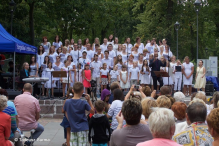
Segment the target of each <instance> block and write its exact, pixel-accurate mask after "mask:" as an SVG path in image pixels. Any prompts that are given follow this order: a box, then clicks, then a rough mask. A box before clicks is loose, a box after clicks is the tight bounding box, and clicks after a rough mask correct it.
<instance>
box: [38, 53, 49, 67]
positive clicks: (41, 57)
mask: <svg viewBox="0 0 219 146" xmlns="http://www.w3.org/2000/svg"><path fill="white" fill-rule="evenodd" d="M46 55H47V53H46V52H44V53H43V54H42V55H38V54H37V58H36V60H37V63H38V64H39V67H40V66H41V65H42V64H43V62H44V58H45V56H46Z"/></svg>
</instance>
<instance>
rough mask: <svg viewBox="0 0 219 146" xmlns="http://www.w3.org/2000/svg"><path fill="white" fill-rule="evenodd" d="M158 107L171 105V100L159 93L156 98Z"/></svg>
mask: <svg viewBox="0 0 219 146" xmlns="http://www.w3.org/2000/svg"><path fill="white" fill-rule="evenodd" d="M156 102H157V105H158V107H164V108H168V109H169V108H170V107H171V100H170V99H169V98H168V97H166V96H165V95H161V96H159V97H158V98H157V100H156Z"/></svg>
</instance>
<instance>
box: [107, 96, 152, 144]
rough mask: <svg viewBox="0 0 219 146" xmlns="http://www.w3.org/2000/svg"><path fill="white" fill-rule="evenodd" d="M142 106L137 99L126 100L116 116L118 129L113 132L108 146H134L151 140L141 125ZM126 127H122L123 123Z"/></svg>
mask: <svg viewBox="0 0 219 146" xmlns="http://www.w3.org/2000/svg"><path fill="white" fill-rule="evenodd" d="M141 114H142V106H141V102H140V101H139V100H138V99H130V100H126V101H125V102H124V103H123V106H122V110H121V112H119V114H118V115H117V116H116V118H117V121H118V123H119V124H118V127H117V129H116V130H115V131H113V133H112V135H111V140H110V146H122V145H124V146H135V145H136V144H138V143H140V142H143V141H148V140H151V139H153V137H152V134H151V132H150V130H149V128H148V126H147V125H145V124H141V123H140V120H141ZM124 120H125V121H126V127H124V128H122V127H123V121H124Z"/></svg>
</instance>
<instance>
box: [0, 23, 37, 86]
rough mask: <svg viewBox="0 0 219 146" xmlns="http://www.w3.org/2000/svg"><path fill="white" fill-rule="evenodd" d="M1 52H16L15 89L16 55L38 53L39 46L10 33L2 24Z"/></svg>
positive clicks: (0, 26) (0, 36)
mask: <svg viewBox="0 0 219 146" xmlns="http://www.w3.org/2000/svg"><path fill="white" fill-rule="evenodd" d="M0 52H1V53H2V52H5V53H13V54H14V72H13V89H14V90H15V55H16V53H21V54H36V53H37V48H36V47H35V46H31V45H28V44H26V43H24V42H22V41H20V40H19V39H17V38H15V37H13V36H12V35H11V34H9V33H8V32H7V31H6V30H5V29H4V27H3V26H2V25H1V24H0Z"/></svg>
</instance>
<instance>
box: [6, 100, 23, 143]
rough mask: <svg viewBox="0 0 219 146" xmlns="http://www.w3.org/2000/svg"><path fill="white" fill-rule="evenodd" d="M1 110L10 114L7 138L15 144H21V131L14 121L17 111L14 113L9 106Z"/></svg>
mask: <svg viewBox="0 0 219 146" xmlns="http://www.w3.org/2000/svg"><path fill="white" fill-rule="evenodd" d="M5 97H7V96H5ZM7 103H8V101H7ZM3 112H4V113H6V114H8V115H10V116H11V134H10V137H9V140H10V141H12V142H14V143H15V146H22V145H23V144H22V141H21V131H20V129H18V128H17V123H16V116H17V112H16V113H15V109H14V108H13V107H11V106H7V107H6V108H5V109H4V110H3Z"/></svg>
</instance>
